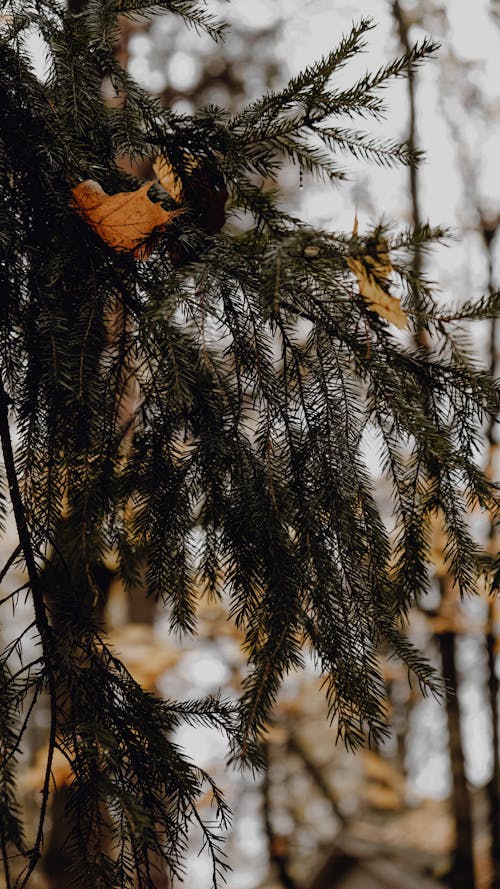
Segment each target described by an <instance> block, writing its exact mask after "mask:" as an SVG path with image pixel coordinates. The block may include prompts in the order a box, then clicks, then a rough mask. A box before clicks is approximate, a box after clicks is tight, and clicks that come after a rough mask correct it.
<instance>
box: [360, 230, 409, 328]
mask: <svg viewBox="0 0 500 889" xmlns="http://www.w3.org/2000/svg"><path fill="white" fill-rule="evenodd" d="M357 231H358V219H357V217H356V218H355V220H354V228H353V235H355V234H357ZM375 252H376V255H370V254H369V253H365V254H363V255H362V256H360V257H359V258H355V257H354V256H348V257H347V265H348V266H349V268H350V270H351V272H352V273H353V274H354V275H355V276H356V278H357V281H358V286H359V292H360V294H361V296H362V297H363V298H364V299H365V300H366V302H367V303H368V305H369V306H370V308H371V309H372V310H373V311H374V312H376V313H377V315H380V316H381V317H382V318H386V320H387V321H390V322H391V324H395V325H396V327H399V328H401V329H403V328H405V327H407V326H408V318H407V317H406V314H405V313H404V312H403V309H402V308H401V300H399V299H398V298H397V297H396V296H391V294H390V293H389V292H388V291H387V290H386V289H385V281H386V278H388V277H389V275H390V274H391V272H392V263H391V260H390V258H389V251H388V249H387V242H386V241H385V240H380V241H379V243H378V244H377V248H376V251H375Z"/></svg>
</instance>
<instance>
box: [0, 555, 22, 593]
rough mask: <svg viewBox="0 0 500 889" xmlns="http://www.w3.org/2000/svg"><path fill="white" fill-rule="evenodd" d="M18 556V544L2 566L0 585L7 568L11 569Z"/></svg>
mask: <svg viewBox="0 0 500 889" xmlns="http://www.w3.org/2000/svg"><path fill="white" fill-rule="evenodd" d="M20 554H21V544H20V543H18V545H17V546H16V548H15V550H14V552H13V553H12V554H11V555H10V556H9V558H8V559H7V561H6V563H5V565H4V566H3V568H2V570H1V571H0V583H2V580H3V579H4V577H5V575H6V574H7V572H8V570H9V568H11V566H12V565H13V564H14V562H15V561H16V559H17V557H18V556H19V555H20ZM0 604H1V603H0Z"/></svg>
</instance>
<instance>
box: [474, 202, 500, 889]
mask: <svg viewBox="0 0 500 889" xmlns="http://www.w3.org/2000/svg"><path fill="white" fill-rule="evenodd" d="M476 203H478V201H476ZM478 210H479V217H480V223H481V234H482V238H483V243H484V247H485V252H486V254H487V259H488V291H489V293H490V294H493V293H494V291H495V282H494V275H493V249H492V248H493V241H494V239H495V235H496V234H497V231H498V227H499V219H498V218H497V219H495V220H491V219H488V218H487V217H486V216H485V214H484V213H482V212H481V209H480V207H478ZM497 332H498V322H497V319H496V318H493V319H492V321H491V331H490V372H491V373H492V374H493V375H494V374H495V373H496V369H497V345H496V339H497ZM494 433H495V429H494V422H493V420H491V421H490V423H489V426H488V433H487V435H488V448H489V453H488V465H489V471H490V473H491V474H493V473H494V451H495V447H496V442H495V434H494ZM495 544H496V533H495V528H494V526H493V525H492V524H491V523H490V528H489V535H488V548H489V550H490V552H492V553H493V552H494V551H495V548H496V546H495ZM495 611H496V607H495V602H494V601H491V602H489V603H488V622H487V629H486V638H485V643H486V652H487V657H488V695H489V702H490V713H491V743H492V748H493V749H492V760H493V762H492V774H491V779H490V781H489V782H488V784H487V787H486V790H487V794H488V802H489V821H490V836H491V883H490V887H491V889H500V747H499V745H500V738H499V730H498V691H499V682H498V676H497V672H496V659H497V642H498V640H497V636H496V632H495Z"/></svg>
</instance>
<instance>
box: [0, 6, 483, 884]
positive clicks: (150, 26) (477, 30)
mask: <svg viewBox="0 0 500 889" xmlns="http://www.w3.org/2000/svg"><path fill="white" fill-rule="evenodd" d="M212 6H214V8H216V9H217V11H218V12H220V13H221V14H222V15H223V16H224V17H225V18H226V19H227V20H228V21H229V23H230V24H231V31H230V33H229V34H228V37H227V40H226V42H225V44H224V45H223V46H215V44H213V42H211V41H210V39H209V38H208V37H207V36H206V35H201V36H200V35H197V34H196V33H194V32H192V31H189V30H186V29H184V28H183V27H182V26H181V25H179V24H177V23H176V22H175V21H174V22H173V21H172V17H164V18H163V17H162V18H158V19H153V20H152V21H149V20H148V21H141V20H140V19H138V20H137V21H136V22H134V23H133V24H130V23H128V25H127V27H126V28H124V30H123V35H122V42H121V45H120V50H119V51H120V53H121V54H122V59H121V60H122V62H123V61H127V64H128V67H129V70H130V72H131V74H132V75H133V76H134V77H135V78H136V79H137V80H138V81H139V82H140V83H141V84H142V85H143V86H145V87H146V88H147V89H149V90H151V91H152V92H154V93H156V94H161V95H162V96H163V97H164V100H165V103H166V104H168V105H171V106H173V107H174V108H176V110H179V111H180V112H184V113H190V112H191V111H194V110H195V109H196V108H198V107H201V106H203V105H206V104H208V103H210V102H213V103H216V104H219V105H223V106H226V107H231V108H232V109H235V110H236V109H238V108H239V107H241V105H242V104H243V103H244V102H246V101H247V100H248V99H253V98H256V97H257V96H259V95H260V94H261V93H262V92H263V91H265V90H266V89H267V88H269V87H278V86H280V85H282V84H283V83H284V82H286V80H287V79H288V77H289V76H290V75H293V73H294V72H295V71H296V70H299V69H300V68H302V67H303V66H304V65H306V64H308V63H310V62H311V61H312V60H313V59H316V58H318V57H319V56H320V55H321V54H322V53H325V52H327V51H328V50H329V49H331V47H332V45H334V44H335V43H336V42H337V40H338V37H339V36H340V34H341V33H345V32H347V31H348V29H349V26H350V24H351V22H352V21H353V20H357V19H359V18H360V17H361V16H362V15H366V13H367V9H366V4H361V3H356V2H351V3H341V2H335V3H331V2H322V0H314V2H302V3H298V2H296V0H279V2H275V3H273V4H269V3H264V2H261V0H252V3H244V2H242V0H233V2H232V3H231V4H230V5H227V4H225V3H220V4H217V3H215V4H212ZM368 12H369V14H370V15H371V16H372V17H373V20H374V22H375V23H376V25H377V27H376V28H375V29H374V30H373V31H371V33H370V35H369V37H370V39H369V47H368V51H367V54H366V55H365V56H364V57H362V58H358V59H356V60H355V62H354V66H352V67H351V68H350V70H349V78H351V77H352V76H354V74H355V73H356V71H354V70H353V67H354V68H355V66H357V67H358V69H359V73H363V72H364V70H365V69H366V68H367V67H369V68H370V69H372V70H373V69H375V68H376V67H378V66H379V65H381V64H383V63H384V62H385V61H386V60H387V58H388V57H391V56H393V55H394V54H396V53H399V52H401V51H404V50H405V49H406V48H407V47H408V46H409V45H410V44H413V43H415V42H416V41H417V40H420V39H422V37H423V36H425V35H430V36H431V37H432V38H433V39H435V40H437V41H438V42H439V43H440V44H441V49H440V51H439V53H438V54H437V57H436V59H435V60H433V61H431V62H427V63H426V65H425V66H423V67H422V68H420V69H419V71H418V72H417V73H416V74H415V75H413V77H412V78H411V79H410V80H409V81H401V82H397V83H396V84H394V85H392V86H391V87H390V90H389V91H388V95H387V102H388V105H389V108H390V115H389V118H388V120H387V130H388V132H390V134H391V136H394V137H400V138H401V137H407V138H409V139H410V141H412V142H413V144H414V145H415V146H416V147H418V148H423V149H424V150H425V152H426V155H427V157H426V161H425V163H424V164H423V165H422V166H421V167H420V168H419V169H418V171H411V172H409V171H408V170H406V169H400V170H397V169H396V170H394V169H390V170H384V169H380V168H372V167H368V166H367V165H366V164H364V163H361V162H360V163H355V162H354V161H353V162H352V163H351V164H350V167H351V181H350V183H348V184H347V185H343V186H342V187H339V188H333V187H330V188H328V189H327V188H325V187H324V186H322V185H318V184H316V183H314V181H313V180H312V179H310V177H308V176H307V175H306V174H304V175H302V176H300V175H299V174H298V173H297V170H296V169H295V170H292V169H290V170H289V171H286V172H285V174H284V176H283V181H282V182H281V186H282V188H283V190H284V192H285V193H286V196H287V204H288V206H289V208H290V209H291V210H292V211H296V210H299V209H300V212H301V213H302V214H304V215H305V217H306V218H307V219H309V220H310V221H312V222H313V223H317V224H320V225H321V226H324V227H325V228H330V227H333V228H335V229H339V230H343V231H349V230H350V229H351V228H352V226H353V220H354V216H355V214H357V215H358V217H359V224H360V227H361V228H362V229H363V228H364V227H365V226H367V225H368V222H369V221H372V220H375V219H379V218H380V217H383V218H384V219H385V220H388V221H391V222H394V224H395V225H396V226H398V227H402V226H404V225H406V224H411V223H418V222H422V221H427V219H429V220H430V222H431V223H433V224H442V225H445V226H450V227H451V228H452V230H453V233H454V237H453V239H450V241H449V242H448V244H447V246H446V247H438V248H435V249H434V250H433V252H432V254H431V255H429V256H426V257H425V263H426V271H427V274H428V276H429V278H431V279H432V280H433V281H435V282H436V283H437V285H438V289H439V290H441V291H442V298H443V303H445V304H447V305H449V304H450V303H451V304H453V305H456V304H458V305H459V304H460V303H461V302H464V301H465V300H466V299H469V298H471V297H473V296H477V297H479V296H480V295H481V294H482V293H485V292H488V291H493V290H494V289H496V288H497V286H498V280H499V269H498V262H499V252H498V244H499V240H498V238H497V232H498V229H499V227H500V185H499V183H498V172H497V169H498V162H497V158H498V156H499V151H500V93H499V89H498V58H499V57H500V54H499V50H500V4H498V3H496V2H494V0H491V2H488V0H478V2H476V3H475V4H474V5H473V8H472V5H469V4H464V3H463V2H461V0H446V2H444V3H438V2H433V0H426V2H417V3H414V4H409V3H407V4H404V3H402V2H401V3H399V2H397V0H396V2H394V3H387V2H382V0H373V2H372V3H371V4H370V9H369V10H368ZM30 49H31V52H32V55H33V59H34V61H35V64H36V68H37V71H38V74H39V76H40V77H41V78H43V76H44V73H43V72H44V67H43V65H44V62H43V52H42V51H41V47H40V46H39V45H37V44H36V42H35V41H33V42H32V45H31V46H30ZM495 328H496V324H495V322H479V323H477V324H476V325H475V326H474V329H473V330H472V331H471V335H472V336H473V343H474V348H475V349H477V351H478V353H482V354H484V361H485V365H487V366H488V365H491V366H492V367H493V368H495V367H496V361H497V356H496V353H497V350H498V345H499V344H498V342H497V340H498V336H497V334H496V330H495ZM488 434H489V437H490V447H489V451H488V456H487V458H486V459H487V461H488V463H489V471H490V472H491V474H492V476H493V477H496V478H498V459H497V437H496V433H495V431H494V430H488ZM373 471H374V475H377V465H376V462H374V464H373ZM380 498H381V500H383V498H384V489H383V485H382V482H381V481H380ZM491 545H492V546H493V547H495V546H496V544H495V541H494V540H493V539H492V541H491ZM435 550H436V554H437V556H438V559H437V562H438V569H437V571H436V575H435V577H434V581H433V589H432V591H431V593H430V595H429V597H428V600H427V602H426V603H424V608H422V609H420V610H419V611H418V613H417V612H416V613H415V614H414V615H413V616H412V621H411V635H412V638H413V639H414V641H415V642H416V643H417V644H418V645H419V646H420V647H421V648H422V649H423V650H424V651H426V653H427V654H428V656H429V657H430V659H431V660H432V661H433V662H435V663H436V664H437V665H438V666H440V667H441V668H443V669H444V671H445V673H446V672H447V673H448V675H447V678H448V680H449V682H450V684H451V685H452V686H453V685H454V686H455V691H456V695H455V696H453V695H450V696H449V697H448V699H447V701H446V702H445V703H443V702H441V703H439V702H436V701H435V700H433V699H432V698H429V699H425V700H423V699H422V698H421V697H420V696H419V694H418V693H417V691H415V690H412V689H410V688H409V687H408V683H407V677H406V674H405V671H404V670H401V671H399V670H398V669H397V668H396V666H395V665H394V664H393V663H388V664H387V667H386V681H387V688H388V693H389V698H390V701H391V707H392V725H393V733H392V736H391V738H390V739H389V740H388V741H387V743H385V744H384V745H382V746H381V747H379V748H378V749H376V750H372V751H369V752H366V753H363V752H362V753H359V754H356V755H352V754H349V753H347V752H346V751H344V750H343V749H341V748H334V746H333V742H334V736H333V733H332V732H331V731H330V730H329V729H328V727H327V724H326V723H325V721H324V704H323V702H322V699H321V696H320V695H319V694H316V686H317V684H318V683H317V679H316V677H315V676H314V673H313V671H312V670H311V671H310V673H308V674H306V675H305V676H303V675H300V676H298V675H297V676H292V677H290V679H289V680H288V681H287V683H286V684H285V688H284V691H283V693H282V696H281V699H280V703H279V706H278V710H277V716H276V722H275V725H274V726H273V728H272V729H271V731H270V733H269V735H268V743H267V748H266V749H267V757H268V761H269V772H268V775H267V776H266V777H264V778H261V779H257V781H255V780H254V779H253V778H252V776H250V775H249V774H245V773H243V774H240V773H231V774H229V773H228V772H227V769H226V766H225V755H226V750H225V746H224V742H223V741H222V740H221V739H220V738H219V737H217V735H215V733H213V732H211V731H210V730H208V729H207V730H204V729H200V728H197V729H196V730H192V729H189V728H185V729H182V731H180V732H179V737H178V740H179V742H180V743H182V744H183V745H186V746H187V749H188V751H189V752H190V753H192V755H193V758H194V759H195V760H196V761H197V762H199V763H200V764H201V765H203V766H205V767H206V768H207V769H208V770H209V771H210V772H211V773H212V774H214V775H215V776H216V778H217V779H218V781H219V783H220V784H221V786H223V787H224V789H225V791H226V794H227V797H228V801H229V803H230V804H231V805H232V808H233V810H234V826H233V828H232V831H231V833H230V835H229V838H228V842H227V849H226V852H227V854H228V856H229V858H230V860H231V863H232V867H233V873H232V874H229V876H228V883H229V885H230V886H231V887H234V889H254V887H261V886H262V887H264V886H265V887H271V886H278V885H283V886H284V887H285V889H294V887H295V886H312V885H314V887H315V889H322V883H321V881H323V885H325V886H326V883H327V884H328V885H330V886H332V887H333V886H343V885H344V882H342V881H343V880H345V879H346V872H347V870H348V868H347V866H346V865H345V860H349V861H351V862H354V864H352V868H353V870H352V873H353V874H354V870H355V868H356V867H357V866H358V865H359V862H360V861H361V862H362V866H364V867H365V871H364V876H363V874H362V876H361V878H360V879H361V882H359V886H360V887H361V886H363V889H364V887H365V886H368V885H369V884H368V882H367V881H368V879H369V877H368V876H367V874H368V873H369V864H370V862H372V864H373V862H376V861H377V860H378V857H379V856H380V854H382V858H385V859H387V858H389V859H391V858H392V859H393V860H394V862H395V866H397V861H398V860H399V859H401V860H406V862H407V864H408V871H409V872H410V873H411V871H412V868H414V869H415V873H417V874H420V875H421V874H422V873H423V872H424V871H425V873H426V878H428V879H429V880H439V879H442V878H447V879H448V880H449V882H448V885H451V886H456V887H458V886H464V887H465V886H467V887H470V889H486V887H491V889H495V887H498V886H500V868H499V860H500V825H499V823H498V819H499V814H500V807H499V803H500V786H499V785H500V770H499V763H498V727H497V726H498V712H497V707H498V704H497V698H498V677H497V672H498V663H497V661H498V647H499V646H498V634H499V632H500V626H499V618H498V615H497V608H496V605H495V603H494V602H493V601H492V600H488V599H487V598H485V597H480V596H479V597H478V598H477V599H475V600H469V601H466V602H463V603H460V602H459V601H457V599H456V597H455V595H454V593H453V591H452V590H451V589H450V588H449V585H448V584H447V578H446V576H445V574H444V572H443V573H440V570H439V529H436V541H435ZM6 555H8V553H7V552H6ZM110 567H111V568H112V566H110ZM18 582H19V581H18V578H16V577H14V576H11V577H6V578H4V582H3V583H4V586H5V589H6V590H7V591H8V590H9V588H10V587H9V584H12V586H13V587H14V586H15V585H18ZM107 612H108V621H109V625H110V629H111V635H112V638H114V641H115V644H116V646H117V647H118V649H119V650H120V651H121V652H122V654H123V656H124V658H125V662H126V663H127V664H129V665H130V668H131V669H132V671H133V672H134V671H135V675H137V678H139V680H140V681H141V682H142V683H143V684H145V685H146V686H149V687H150V688H152V689H153V688H154V689H155V690H156V691H158V692H159V693H161V694H165V695H167V696H172V697H181V698H182V697H183V696H185V697H186V698H187V697H199V696H201V695H204V694H209V693H212V692H216V691H217V690H218V689H220V688H222V689H223V690H224V691H226V692H227V691H229V692H231V691H236V690H237V688H238V684H239V681H240V674H241V670H242V669H243V666H242V661H241V655H240V650H239V640H238V638H237V637H236V636H235V635H234V633H233V632H232V631H231V630H230V628H229V627H227V626H224V625H223V624H222V622H221V623H220V624H218V623H217V619H218V615H217V609H216V606H214V605H213V604H211V605H209V604H207V605H206V606H205V609H204V613H203V614H202V624H201V628H202V633H201V636H200V638H199V639H193V640H183V641H182V644H180V643H179V644H178V643H177V642H176V641H175V640H172V637H170V636H168V635H167V627H166V622H165V621H164V620H163V619H162V615H161V611H159V612H158V613H154V612H153V611H152V610H151V608H150V607H149V606H147V607H146V610H144V608H143V606H139V605H138V606H137V611H136V612H134V610H133V608H132V610H130V609H129V608H128V606H126V604H125V600H124V596H123V595H122V591H121V589H120V585H119V583H118V582H116V583H115V584H114V585H113V583H111V589H110V597H109V602H108V609H107ZM8 632H9V629H8V628H7V630H6V633H7V636H8ZM45 729H46V726H45V725H44V724H43V715H42V717H41V718H40V719H39V724H38V726H37V727H36V729H35V730H34V731H33V732H32V734H31V736H30V739H29V745H30V749H29V751H28V756H27V761H28V760H30V767H29V768H27V769H26V771H25V773H24V776H23V781H24V786H25V793H26V805H27V807H29V805H30V795H32V796H33V795H34V794H35V793H36V788H37V787H38V785H39V777H40V774H39V772H40V769H39V767H38V765H37V763H38V759H37V754H38V753H39V752H40V750H41V751H42V752H43V745H44V734H45ZM66 779H67V776H66V775H65V771H64V763H61V764H60V774H59V775H58V776H57V778H56V780H57V781H58V782H59V783H60V785H61V787H63V786H64V782H65V780H66ZM495 812H496V813H497V814H496V815H495ZM55 833H56V831H55ZM53 842H54V844H55V847H56V848H57V843H58V838H57V836H55V837H53ZM356 843H357V845H356ZM349 844H350V845H349ZM388 849H389V850H391V851H389V852H388V851H387V850H388ZM457 851H458V853H459V854H460V855H462V859H463V855H464V853H465V854H466V855H468V862H469V864H468V866H467V868H466V871H465V874H466V876H465V877H464V871H463V869H462V873H461V874H460V873H459V868H457V867H455V868H454V867H453V865H454V863H455V864H456V860H455V859H456V857H457ZM325 861H326V862H330V864H331V867H330V870H328V868H327V869H326V871H325V870H321V866H322V863H323V862H325ZM341 861H343V862H344V864H342V866H341V864H340V862H341ZM332 862H333V863H332ZM335 862H337V863H335ZM363 863H364V864H363ZM462 865H463V861H462ZM332 868H333V869H332ZM366 868H368V870H367V869H366ZM450 868H451V872H452V875H451V877H450V876H449V871H450ZM49 870H50V868H49ZM382 870H383V869H382ZM56 871H57V867H56ZM375 871H376V866H375ZM325 874H326V875H327V876H325ZM447 874H448V877H447ZM378 878H379V879H380V880H382V881H383V880H386V882H380V884H379V885H380V886H389V885H391V884H390V882H387V879H390V875H389V877H388V876H387V874H385V875H384V873H382V875H380V868H379V877H378ZM40 879H41V880H44V879H48V880H49V882H50V880H52V882H50V886H51V887H54V889H56V887H61V889H62V887H63V882H62V879H63V878H62V877H61V876H60V875H58V874H57V873H55V875H53V876H50V873H49V875H48V876H47V877H45V878H43V877H41V878H40ZM352 879H355V877H352ZM370 879H377V877H376V875H375V876H374V874H373V872H372V873H371V876H370ZM400 879H403V877H402V876H400ZM419 879H420V880H422V876H420V877H419ZM363 880H364V882H363ZM325 881H326V883H325ZM209 883H210V865H209V863H208V862H207V861H206V860H205V858H204V857H203V856H201V857H198V856H197V844H196V836H193V855H192V856H191V858H190V860H189V863H188V877H187V884H186V885H188V886H190V885H195V884H196V885H198V886H205V885H206V886H208V885H209ZM41 885H44V884H43V882H42V883H41ZM345 885H346V886H347V883H345ZM349 885H351V884H349ZM354 885H355V884H354V883H352V886H353V887H354ZM356 885H357V884H356ZM374 885H375V884H374ZM400 885H401V889H403V884H402V883H401V884H400ZM409 885H410V883H408V886H409ZM420 885H423V883H422V882H420Z"/></svg>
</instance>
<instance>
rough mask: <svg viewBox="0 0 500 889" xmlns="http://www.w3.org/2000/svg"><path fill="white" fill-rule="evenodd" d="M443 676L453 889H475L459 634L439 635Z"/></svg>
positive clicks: (451, 884)
mask: <svg viewBox="0 0 500 889" xmlns="http://www.w3.org/2000/svg"><path fill="white" fill-rule="evenodd" d="M437 638H438V641H439V648H440V652H441V661H442V671H443V678H444V680H445V682H446V688H447V691H446V715H447V720H448V734H449V751H450V766H451V776H452V802H453V817H454V820H455V831H456V837H455V849H454V851H453V862H452V866H451V871H450V874H449V877H448V879H449V883H450V886H451V887H452V889H475V886H476V881H475V875H474V852H473V827H472V806H471V797H470V793H469V788H468V785H467V779H466V776H465V760H464V752H463V746H462V735H461V731H460V707H459V703H458V697H457V690H458V679H457V671H456V661H455V657H456V644H455V643H456V636H455V633H452V632H446V633H441V634H440V635H439V636H438V637H437Z"/></svg>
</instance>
